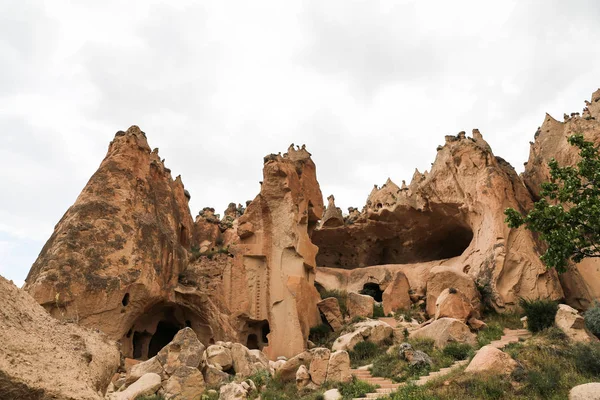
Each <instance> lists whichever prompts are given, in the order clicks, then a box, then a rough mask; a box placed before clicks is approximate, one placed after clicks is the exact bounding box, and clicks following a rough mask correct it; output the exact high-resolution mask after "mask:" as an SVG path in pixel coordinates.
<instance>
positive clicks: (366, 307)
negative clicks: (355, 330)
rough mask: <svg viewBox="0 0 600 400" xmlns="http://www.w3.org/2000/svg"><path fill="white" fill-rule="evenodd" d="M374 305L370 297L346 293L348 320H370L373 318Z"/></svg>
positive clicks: (373, 300)
mask: <svg viewBox="0 0 600 400" xmlns="http://www.w3.org/2000/svg"><path fill="white" fill-rule="evenodd" d="M374 304H375V299H373V298H372V297H371V296H367V295H364V294H358V293H354V292H350V293H348V300H346V307H347V308H348V315H349V316H350V318H354V317H365V318H371V317H372V316H373V305H374Z"/></svg>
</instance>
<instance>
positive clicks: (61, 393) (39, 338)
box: [0, 276, 120, 400]
mask: <svg viewBox="0 0 600 400" xmlns="http://www.w3.org/2000/svg"><path fill="white" fill-rule="evenodd" d="M0 304H1V305H2V306H1V307H0V398H2V399H39V400H45V399H66V400H67V399H68V400H75V399H77V400H100V399H102V398H103V394H104V390H105V389H106V387H107V386H108V383H109V382H110V379H111V377H112V375H113V374H114V373H115V372H116V370H117V367H118V366H119V361H120V357H119V351H118V348H117V345H116V343H115V342H113V341H110V340H108V338H107V337H106V335H104V334H102V333H99V332H93V331H91V330H88V329H85V328H82V327H80V326H77V325H76V324H65V323H62V322H60V321H58V320H56V319H54V318H52V317H51V316H50V315H48V313H46V311H44V309H43V308H42V307H40V305H39V304H38V303H37V302H36V301H35V300H34V299H32V298H31V296H29V295H28V294H27V293H26V292H24V291H22V290H19V289H18V288H17V287H16V286H15V285H13V284H12V282H9V281H7V280H6V279H4V278H2V277H1V276H0Z"/></svg>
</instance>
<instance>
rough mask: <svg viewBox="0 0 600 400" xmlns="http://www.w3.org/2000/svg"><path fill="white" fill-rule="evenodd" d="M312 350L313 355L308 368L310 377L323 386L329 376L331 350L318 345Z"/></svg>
mask: <svg viewBox="0 0 600 400" xmlns="http://www.w3.org/2000/svg"><path fill="white" fill-rule="evenodd" d="M310 352H311V353H312V356H313V358H312V361H311V362H310V367H309V369H308V372H309V373H310V379H311V380H312V382H313V383H314V384H315V385H317V386H321V385H322V384H323V383H325V380H326V378H327V366H328V365H329V357H330V355H331V352H330V351H329V349H326V348H323V347H317V348H316V349H312V350H310Z"/></svg>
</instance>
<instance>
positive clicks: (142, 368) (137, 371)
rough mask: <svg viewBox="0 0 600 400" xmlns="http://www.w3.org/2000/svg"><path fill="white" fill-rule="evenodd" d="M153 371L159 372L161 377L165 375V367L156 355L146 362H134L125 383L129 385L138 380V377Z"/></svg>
mask: <svg viewBox="0 0 600 400" xmlns="http://www.w3.org/2000/svg"><path fill="white" fill-rule="evenodd" d="M151 372H152V373H155V374H158V375H160V376H161V377H162V376H163V375H164V372H163V367H162V365H161V364H160V362H158V360H157V359H156V357H152V358H151V359H149V360H146V361H144V362H141V363H138V364H134V365H133V366H132V367H131V368H130V369H129V370H128V371H127V377H126V379H125V384H127V385H129V384H131V383H133V382H135V381H137V380H138V379H140V378H141V377H142V376H144V375H146V374H149V373H151Z"/></svg>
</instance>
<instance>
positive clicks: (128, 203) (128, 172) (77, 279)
mask: <svg viewBox="0 0 600 400" xmlns="http://www.w3.org/2000/svg"><path fill="white" fill-rule="evenodd" d="M188 200H189V193H188V192H187V191H186V190H185V189H184V186H183V183H182V181H181V178H180V177H177V178H176V179H173V178H172V177H171V171H170V170H169V169H168V168H167V167H166V166H165V164H164V160H161V159H160V157H159V155H158V149H154V150H151V148H150V146H149V145H148V141H147V139H146V135H145V134H144V132H142V131H141V130H140V128H138V127H137V126H132V127H130V128H129V129H128V130H127V131H126V132H123V131H119V132H117V134H116V135H115V138H114V140H113V141H112V142H111V143H110V145H109V147H108V153H107V155H106V157H105V158H104V160H103V161H102V163H101V164H100V167H99V168H98V170H97V171H96V172H95V173H94V175H93V176H92V177H91V178H90V180H89V182H88V183H87V184H86V186H85V188H84V189H83V191H82V192H81V194H80V195H79V197H78V198H77V200H76V201H75V204H73V206H71V207H70V208H69V209H68V210H67V212H66V213H65V215H64V216H63V218H62V219H61V220H60V221H59V222H58V224H57V225H56V227H55V230H54V233H53V234H52V236H51V237H50V239H49V240H48V242H47V243H46V245H45V246H44V248H43V249H42V251H41V253H40V255H39V257H38V259H37V260H36V261H35V263H34V264H33V266H32V268H31V271H30V272H29V275H28V277H27V280H26V285H25V290H27V291H28V292H29V293H30V294H31V295H32V296H33V297H34V298H35V299H36V300H37V301H38V302H39V303H40V304H42V305H43V306H44V308H46V310H48V312H50V314H51V315H53V316H54V317H57V318H59V319H67V320H77V321H78V322H79V323H80V324H81V325H83V326H86V327H93V328H98V329H101V330H102V331H104V332H105V333H106V334H107V335H108V336H109V337H110V338H112V339H120V340H121V343H122V350H123V353H124V355H125V356H127V357H134V358H141V359H147V358H150V357H152V356H154V355H156V353H157V352H158V350H160V349H161V348H162V347H163V346H164V345H166V344H167V343H168V342H169V341H170V340H171V339H172V338H173V335H174V334H175V333H177V331H178V330H179V329H181V328H184V327H185V326H190V327H192V329H194V331H195V332H196V333H197V334H198V336H199V337H201V338H202V340H203V341H205V342H208V341H209V340H210V339H211V338H216V339H226V338H233V336H234V335H235V329H234V328H233V327H232V326H231V325H230V323H229V317H228V316H227V315H226V311H227V310H226V309H224V308H223V307H221V306H220V305H219V304H215V302H218V299H216V300H215V299H214V298H215V297H218V296H217V294H214V293H211V292H210V291H208V290H204V288H202V287H200V288H199V290H196V291H191V290H189V289H188V288H186V287H182V286H181V285H180V283H179V277H180V275H182V273H183V272H184V271H185V270H186V268H187V265H188V257H189V251H190V250H191V243H192V232H193V227H194V226H193V220H192V217H191V215H190V211H189V207H188Z"/></svg>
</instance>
